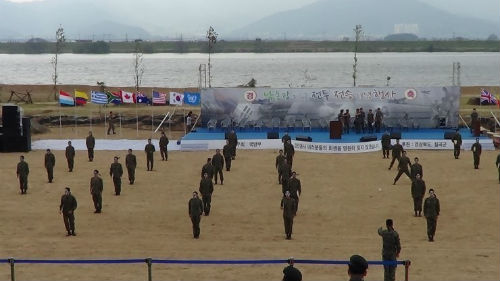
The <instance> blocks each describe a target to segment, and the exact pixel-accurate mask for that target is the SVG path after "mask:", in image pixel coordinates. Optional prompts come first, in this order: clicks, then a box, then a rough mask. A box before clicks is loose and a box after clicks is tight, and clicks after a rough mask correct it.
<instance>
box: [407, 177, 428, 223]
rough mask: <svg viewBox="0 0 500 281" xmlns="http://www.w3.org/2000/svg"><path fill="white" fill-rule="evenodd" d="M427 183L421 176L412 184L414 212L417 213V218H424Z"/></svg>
mask: <svg viewBox="0 0 500 281" xmlns="http://www.w3.org/2000/svg"><path fill="white" fill-rule="evenodd" d="M425 189H426V187H425V181H424V180H422V178H421V177H420V174H418V173H417V174H416V175H415V179H414V180H413V182H412V183H411V197H412V198H413V210H414V211H415V217H416V216H417V212H418V216H419V217H421V216H422V200H423V199H424V195H425Z"/></svg>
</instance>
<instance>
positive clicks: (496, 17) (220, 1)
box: [8, 0, 500, 22]
mask: <svg viewBox="0 0 500 281" xmlns="http://www.w3.org/2000/svg"><path fill="white" fill-rule="evenodd" d="M8 1H11V2H18V3H19V2H33V1H46V0H8ZM67 1H71V0H67ZM102 1H103V2H106V1H108V0H102ZM155 1H157V2H158V3H160V2H161V3H164V4H172V5H178V4H179V3H180V2H183V3H184V5H185V4H192V5H193V6H197V5H198V4H199V3H200V1H199V0H155ZM316 1H317V0H271V1H255V2H254V4H255V6H256V8H259V9H262V8H263V7H266V14H270V13H274V12H278V11H280V10H288V9H294V8H299V7H301V6H304V5H307V4H310V3H313V2H316ZM346 1H349V0H346ZM374 1H377V0H374ZM401 1H405V0H401ZM420 1H422V2H425V3H427V4H429V5H432V6H434V7H437V8H441V9H443V10H446V11H449V12H451V13H454V14H460V15H468V16H473V17H476V18H484V19H488V20H491V21H495V22H498V21H500V0H420ZM124 2H126V1H124ZM203 2H206V3H208V2H209V3H210V5H211V6H215V8H216V9H227V8H229V10H228V11H229V12H238V6H237V5H234V3H238V4H240V3H244V2H247V1H244V2H243V1H241V2H240V0H204V1H203ZM248 2H252V1H248ZM231 9H232V10H231Z"/></svg>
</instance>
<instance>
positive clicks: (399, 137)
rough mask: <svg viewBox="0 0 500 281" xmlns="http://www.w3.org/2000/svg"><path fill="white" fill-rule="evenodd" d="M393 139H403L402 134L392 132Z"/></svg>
mask: <svg viewBox="0 0 500 281" xmlns="http://www.w3.org/2000/svg"><path fill="white" fill-rule="evenodd" d="M391 139H397V140H399V139H401V132H392V133H391Z"/></svg>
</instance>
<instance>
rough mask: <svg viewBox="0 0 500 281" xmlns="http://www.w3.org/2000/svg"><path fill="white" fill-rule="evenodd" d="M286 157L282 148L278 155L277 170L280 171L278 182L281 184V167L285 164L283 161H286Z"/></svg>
mask: <svg viewBox="0 0 500 281" xmlns="http://www.w3.org/2000/svg"><path fill="white" fill-rule="evenodd" d="M285 160H286V157H285V155H283V149H280V151H279V154H278V156H276V163H275V166H276V170H277V171H278V184H281V170H280V167H281V165H283V162H285Z"/></svg>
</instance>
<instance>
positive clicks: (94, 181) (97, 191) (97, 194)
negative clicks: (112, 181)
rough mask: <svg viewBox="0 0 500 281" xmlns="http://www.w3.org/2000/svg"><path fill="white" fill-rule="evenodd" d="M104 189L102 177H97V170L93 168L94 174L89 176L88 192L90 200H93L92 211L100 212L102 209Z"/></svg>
mask: <svg viewBox="0 0 500 281" xmlns="http://www.w3.org/2000/svg"><path fill="white" fill-rule="evenodd" d="M103 189H104V183H103V181H102V178H101V177H99V171H98V170H94V176H93V177H92V178H90V194H91V195H92V201H94V208H95V211H94V213H96V214H98V213H101V210H102V191H103Z"/></svg>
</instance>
